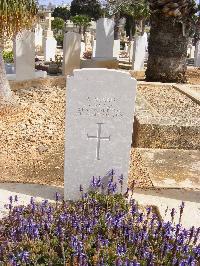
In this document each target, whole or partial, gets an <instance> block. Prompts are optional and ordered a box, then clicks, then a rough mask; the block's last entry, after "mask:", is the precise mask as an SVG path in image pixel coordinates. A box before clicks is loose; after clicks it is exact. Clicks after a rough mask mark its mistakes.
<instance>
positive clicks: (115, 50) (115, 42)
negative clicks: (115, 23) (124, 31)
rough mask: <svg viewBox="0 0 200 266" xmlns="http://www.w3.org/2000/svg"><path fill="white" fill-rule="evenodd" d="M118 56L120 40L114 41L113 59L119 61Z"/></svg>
mask: <svg viewBox="0 0 200 266" xmlns="http://www.w3.org/2000/svg"><path fill="white" fill-rule="evenodd" d="M119 54H120V40H114V47H113V57H115V58H117V59H119Z"/></svg>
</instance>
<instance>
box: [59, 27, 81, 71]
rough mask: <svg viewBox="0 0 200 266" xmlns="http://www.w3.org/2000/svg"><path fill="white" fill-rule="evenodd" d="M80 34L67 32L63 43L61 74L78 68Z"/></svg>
mask: <svg viewBox="0 0 200 266" xmlns="http://www.w3.org/2000/svg"><path fill="white" fill-rule="evenodd" d="M80 54H81V35H80V34H78V33H75V32H67V33H66V34H65V36H64V43H63V75H68V74H72V73H73V70H74V69H78V68H80Z"/></svg>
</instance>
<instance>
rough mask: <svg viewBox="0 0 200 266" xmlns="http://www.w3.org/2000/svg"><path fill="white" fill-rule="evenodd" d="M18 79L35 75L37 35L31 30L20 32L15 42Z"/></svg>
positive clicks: (31, 77) (30, 77)
mask: <svg viewBox="0 0 200 266" xmlns="http://www.w3.org/2000/svg"><path fill="white" fill-rule="evenodd" d="M14 45H15V47H14V53H15V68H16V71H15V72H16V80H26V79H33V78H34V77H35V35H34V33H33V32H31V31H28V30H26V31H23V32H21V33H19V34H18V35H17V37H16V39H15V42H14Z"/></svg>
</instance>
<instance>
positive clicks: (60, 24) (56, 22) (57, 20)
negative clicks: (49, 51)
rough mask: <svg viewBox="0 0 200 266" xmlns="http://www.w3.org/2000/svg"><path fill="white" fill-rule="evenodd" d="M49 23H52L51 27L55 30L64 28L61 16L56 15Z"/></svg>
mask: <svg viewBox="0 0 200 266" xmlns="http://www.w3.org/2000/svg"><path fill="white" fill-rule="evenodd" d="M51 25H52V29H53V30H55V31H56V32H58V31H59V30H63V29H64V26H65V21H64V20H63V19H62V18H58V17H56V18H55V19H54V20H53V21H52V24H51Z"/></svg>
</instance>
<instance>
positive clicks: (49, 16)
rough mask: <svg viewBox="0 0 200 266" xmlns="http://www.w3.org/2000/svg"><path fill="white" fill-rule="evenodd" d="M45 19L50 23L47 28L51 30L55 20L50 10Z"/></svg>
mask: <svg viewBox="0 0 200 266" xmlns="http://www.w3.org/2000/svg"><path fill="white" fill-rule="evenodd" d="M45 19H46V20H47V23H48V25H47V26H48V28H47V30H49V31H51V21H52V20H54V17H52V16H51V12H48V16H46V18H45Z"/></svg>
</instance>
